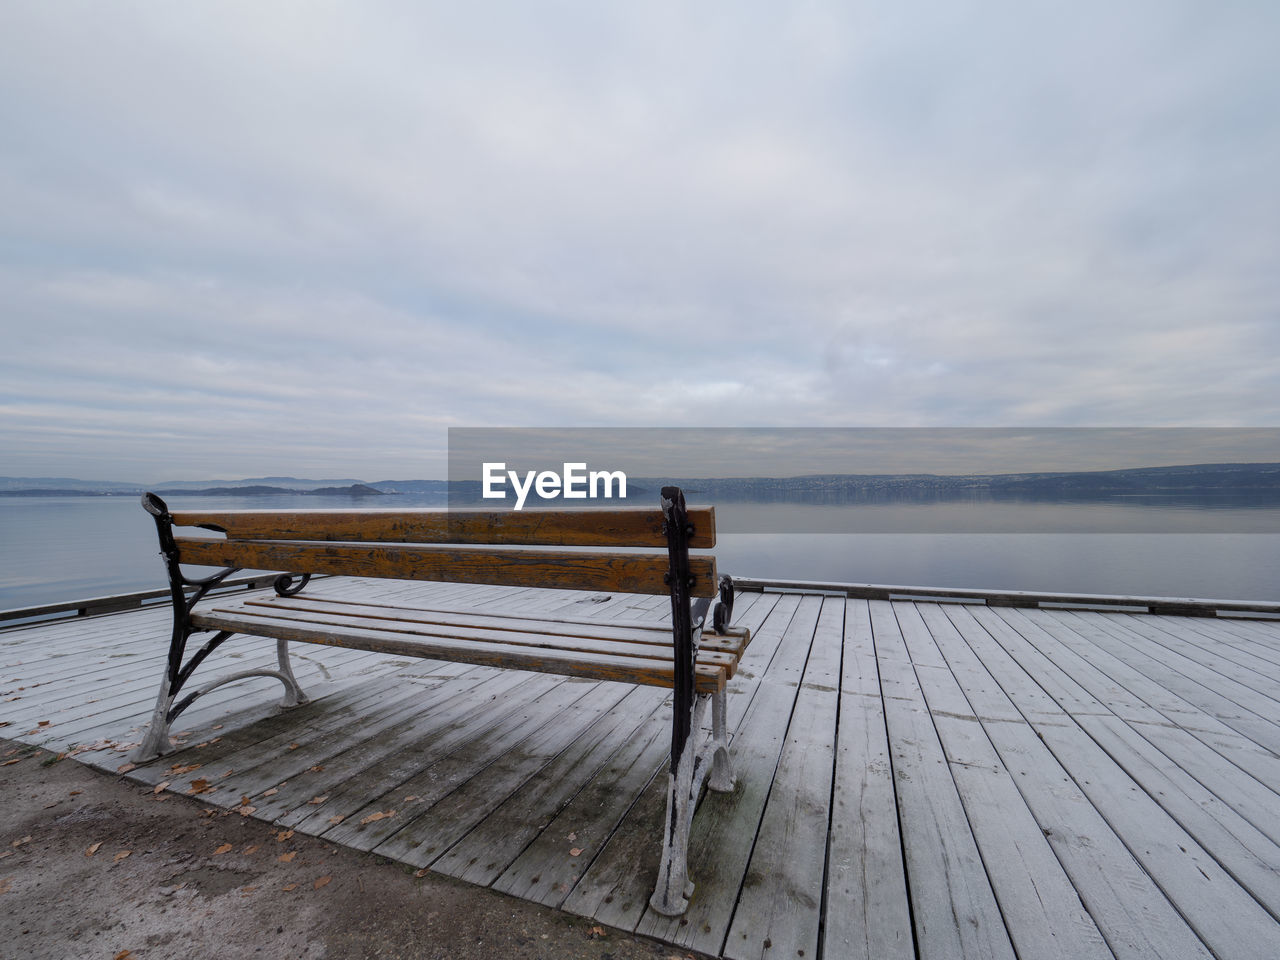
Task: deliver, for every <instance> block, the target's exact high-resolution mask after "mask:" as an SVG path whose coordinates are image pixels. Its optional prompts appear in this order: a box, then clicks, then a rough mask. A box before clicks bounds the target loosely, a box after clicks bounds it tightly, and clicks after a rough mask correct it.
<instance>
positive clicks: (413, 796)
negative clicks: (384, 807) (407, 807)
mask: <svg viewBox="0 0 1280 960" xmlns="http://www.w3.org/2000/svg"><path fill="white" fill-rule="evenodd" d="M417 799H418V795H417V794H416V793H411V794H409V795H408V796H407V797H405V798H404V802H405V803H413V801H415V800H417Z"/></svg>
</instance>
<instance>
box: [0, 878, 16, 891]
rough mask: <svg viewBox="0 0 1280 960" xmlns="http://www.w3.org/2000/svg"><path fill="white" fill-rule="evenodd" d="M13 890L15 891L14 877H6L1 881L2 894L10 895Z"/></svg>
mask: <svg viewBox="0 0 1280 960" xmlns="http://www.w3.org/2000/svg"><path fill="white" fill-rule="evenodd" d="M12 889H13V878H12V877H5V878H4V879H3V880H0V893H8V892H9V891H10V890H12Z"/></svg>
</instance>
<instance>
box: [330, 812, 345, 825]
mask: <svg viewBox="0 0 1280 960" xmlns="http://www.w3.org/2000/svg"><path fill="white" fill-rule="evenodd" d="M345 819H347V815H346V814H345V813H340V814H338V815H337V816H336V817H330V818H329V822H330V823H331V824H334V825H337V824H339V823H341V822H342V821H343V820H345Z"/></svg>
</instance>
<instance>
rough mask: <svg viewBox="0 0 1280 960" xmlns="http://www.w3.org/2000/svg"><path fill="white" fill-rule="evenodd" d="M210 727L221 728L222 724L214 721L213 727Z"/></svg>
mask: <svg viewBox="0 0 1280 960" xmlns="http://www.w3.org/2000/svg"><path fill="white" fill-rule="evenodd" d="M212 729H214V730H221V729H222V724H220V723H215V724H214V725H213V728H212ZM219 739H221V738H219Z"/></svg>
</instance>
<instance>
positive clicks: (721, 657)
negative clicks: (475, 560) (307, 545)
mask: <svg viewBox="0 0 1280 960" xmlns="http://www.w3.org/2000/svg"><path fill="white" fill-rule="evenodd" d="M212 612H213V613H217V614H221V615H226V616H237V617H244V618H246V619H254V618H271V619H274V620H288V621H290V622H294V623H310V624H314V625H317V626H328V625H335V626H342V627H352V628H353V629H357V630H376V631H384V632H387V633H403V634H405V635H406V636H429V637H449V638H450V639H454V640H467V641H475V642H478V643H499V644H502V643H505V644H509V645H511V646H518V647H539V648H550V647H554V648H556V649H559V650H569V651H574V652H576V653H587V654H596V653H600V654H606V655H609V656H618V657H638V658H640V659H645V660H652V659H658V660H673V659H674V658H673V653H672V646H671V644H670V643H668V644H667V645H666V647H665V648H663V647H660V646H656V645H653V644H647V643H632V642H628V641H625V640H609V639H601V638H598V637H580V636H571V635H570V636H565V635H556V634H552V633H548V632H545V631H541V632H523V631H516V630H491V629H485V628H482V627H475V626H471V625H467V624H438V623H423V622H419V621H416V620H413V619H409V618H403V617H365V616H360V615H357V614H345V615H343V614H335V613H333V612H327V613H326V612H319V611H308V610H293V609H289V608H287V607H280V608H275V609H271V610H263V609H261V608H259V607H256V606H253V605H252V604H248V605H245V606H237V607H222V606H219V607H214V608H213V610H212ZM698 662H699V663H706V664H709V665H710V666H716V667H724V668H725V669H726V670H728V671H729V675H730V676H732V674H733V672H734V670H735V669H736V667H737V657H735V656H734V655H733V654H730V653H723V652H721V651H718V650H706V651H703V650H702V649H699V651H698Z"/></svg>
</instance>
